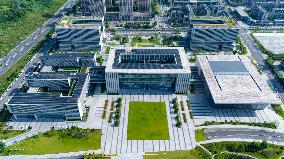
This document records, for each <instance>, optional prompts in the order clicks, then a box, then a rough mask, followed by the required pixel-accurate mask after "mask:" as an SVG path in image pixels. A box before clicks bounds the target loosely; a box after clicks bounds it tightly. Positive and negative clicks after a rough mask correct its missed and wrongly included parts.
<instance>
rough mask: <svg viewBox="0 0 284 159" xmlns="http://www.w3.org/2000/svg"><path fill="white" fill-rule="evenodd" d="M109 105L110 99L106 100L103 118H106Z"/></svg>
mask: <svg viewBox="0 0 284 159" xmlns="http://www.w3.org/2000/svg"><path fill="white" fill-rule="evenodd" d="M107 105H108V100H105V105H104V111H103V115H102V118H103V119H105V118H106V112H107Z"/></svg>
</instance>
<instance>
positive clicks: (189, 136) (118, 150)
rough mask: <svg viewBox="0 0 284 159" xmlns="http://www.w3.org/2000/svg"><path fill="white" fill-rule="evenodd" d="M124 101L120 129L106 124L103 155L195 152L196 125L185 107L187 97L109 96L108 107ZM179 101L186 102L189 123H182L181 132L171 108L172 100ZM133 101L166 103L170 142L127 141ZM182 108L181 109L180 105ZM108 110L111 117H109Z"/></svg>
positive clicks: (127, 94)
mask: <svg viewBox="0 0 284 159" xmlns="http://www.w3.org/2000/svg"><path fill="white" fill-rule="evenodd" d="M118 97H122V108H121V117H120V125H119V127H114V126H113V122H112V123H108V121H107V120H104V121H103V127H102V131H103V137H102V152H103V153H105V154H123V153H140V152H155V151H173V150H188V149H193V148H194V147H195V146H196V145H195V136H194V125H193V121H192V120H191V119H190V117H189V111H188V109H187V107H186V100H187V96H186V95H174V94H170V93H165V92H151V94H150V92H142V93H141V92H140V93H139V92H131V94H130V93H127V92H125V93H123V95H119V96H118V95H109V96H107V99H108V100H109V106H108V108H110V104H111V101H114V100H116V99H117V98H118ZM175 97H177V99H178V101H183V102H184V104H185V111H181V108H180V112H179V113H180V116H181V117H182V114H181V112H184V113H186V117H187V123H185V122H184V121H183V120H182V126H181V128H177V127H176V120H175V116H176V115H175V114H174V112H173V108H172V107H173V104H170V101H172V99H173V98H175ZM130 101H142V102H143V101H145V102H165V104H166V111H167V120H168V128H169V135H170V140H127V125H128V111H129V102H130ZM179 107H180V105H179ZM109 112H110V111H109V110H108V114H107V117H106V119H108V116H109V115H110V113H109Z"/></svg>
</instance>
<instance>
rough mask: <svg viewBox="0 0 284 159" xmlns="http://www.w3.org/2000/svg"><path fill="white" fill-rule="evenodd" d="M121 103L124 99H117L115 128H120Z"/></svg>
mask: <svg viewBox="0 0 284 159" xmlns="http://www.w3.org/2000/svg"><path fill="white" fill-rule="evenodd" d="M121 101H122V98H121V97H119V98H118V99H117V105H116V112H115V116H114V118H115V121H114V126H115V127H118V126H119V123H120V115H121Z"/></svg>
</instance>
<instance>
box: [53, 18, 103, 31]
mask: <svg viewBox="0 0 284 159" xmlns="http://www.w3.org/2000/svg"><path fill="white" fill-rule="evenodd" d="M103 21H104V19H103V17H83V16H82V17H71V16H70V17H63V18H62V20H61V21H60V22H59V23H58V24H57V25H56V28H99V27H100V26H103Z"/></svg>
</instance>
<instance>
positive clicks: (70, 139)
mask: <svg viewBox="0 0 284 159" xmlns="http://www.w3.org/2000/svg"><path fill="white" fill-rule="evenodd" d="M100 147H101V130H97V129H79V128H75V127H72V128H70V129H64V130H51V131H48V132H45V133H42V134H39V135H37V136H35V137H32V138H29V139H26V140H24V141H22V142H20V143H18V144H14V145H12V146H9V147H6V148H5V150H4V152H3V153H2V155H8V154H13V155H20V154H21V155H31V154H33V155H36V154H53V153H64V152H77V151H87V150H97V149H100Z"/></svg>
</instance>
